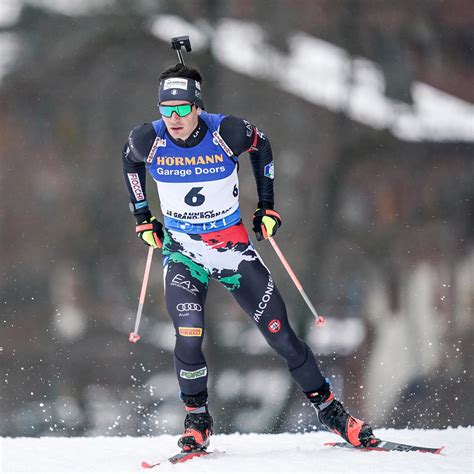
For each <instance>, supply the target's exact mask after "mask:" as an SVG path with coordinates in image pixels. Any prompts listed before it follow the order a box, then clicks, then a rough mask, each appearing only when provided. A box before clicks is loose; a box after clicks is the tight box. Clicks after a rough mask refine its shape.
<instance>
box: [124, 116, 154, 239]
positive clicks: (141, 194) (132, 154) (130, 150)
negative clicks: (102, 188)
mask: <svg viewBox="0 0 474 474" xmlns="http://www.w3.org/2000/svg"><path fill="white" fill-rule="evenodd" d="M155 138H156V133H155V130H154V128H153V125H151V124H150V123H145V124H143V125H140V126H138V127H135V128H134V129H133V130H132V131H131V132H130V136H129V137H128V141H127V143H126V144H125V146H124V147H123V150H122V164H123V174H124V176H125V184H126V185H127V189H128V194H129V196H130V208H131V211H132V212H133V215H134V216H135V219H136V221H137V225H136V227H135V232H136V233H137V236H138V237H139V238H140V239H141V240H142V241H143V243H145V244H146V245H149V246H151V247H154V248H161V246H162V242H163V226H162V224H161V223H160V222H158V221H157V220H156V218H155V217H154V216H153V215H152V214H151V212H150V209H149V208H148V201H147V199H146V165H145V162H146V160H147V158H148V154H149V153H150V150H151V149H152V147H153V143H154V141H155Z"/></svg>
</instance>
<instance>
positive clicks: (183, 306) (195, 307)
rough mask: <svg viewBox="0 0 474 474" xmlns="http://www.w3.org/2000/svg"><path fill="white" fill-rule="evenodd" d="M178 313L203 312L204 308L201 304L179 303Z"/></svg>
mask: <svg viewBox="0 0 474 474" xmlns="http://www.w3.org/2000/svg"><path fill="white" fill-rule="evenodd" d="M176 309H177V310H178V311H180V312H181V311H183V312H184V311H202V306H201V305H200V304H199V303H179V304H177V305H176Z"/></svg>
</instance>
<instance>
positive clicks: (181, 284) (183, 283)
mask: <svg viewBox="0 0 474 474" xmlns="http://www.w3.org/2000/svg"><path fill="white" fill-rule="evenodd" d="M171 286H176V287H178V288H182V289H183V290H185V291H187V292H188V293H191V294H192V295H197V294H198V293H199V290H198V289H197V288H196V286H195V285H193V284H192V283H191V282H190V281H189V280H186V277H185V276H183V275H180V274H179V273H178V274H176V275H175V276H174V278H173V279H172V280H171Z"/></svg>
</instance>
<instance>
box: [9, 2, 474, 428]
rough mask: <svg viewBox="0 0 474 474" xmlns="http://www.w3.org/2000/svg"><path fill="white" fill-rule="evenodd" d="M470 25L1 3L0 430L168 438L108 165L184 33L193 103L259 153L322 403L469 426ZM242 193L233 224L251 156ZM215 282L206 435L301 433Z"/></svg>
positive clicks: (166, 409) (271, 368) (292, 405)
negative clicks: (197, 94)
mask: <svg viewBox="0 0 474 474" xmlns="http://www.w3.org/2000/svg"><path fill="white" fill-rule="evenodd" d="M473 32H474V9H473V8H472V2H471V1H470V0H449V1H448V0H445V1H442V0H417V1H416V2H413V1H411V0H295V1H289V0H266V1H265V0H261V1H257V0H223V1H217V0H188V1H184V0H173V1H170V0H156V1H155V0H135V1H133V2H130V1H125V0H74V1H73V0H0V86H1V87H0V110H1V120H0V152H1V167H0V192H1V213H0V239H1V248H0V259H1V274H0V296H1V299H0V304H1V306H0V307H1V313H0V435H3V436H39V435H60V436H65V435H68V436H74V435H154V434H160V433H178V432H179V431H180V430H181V428H182V422H183V418H184V412H183V410H182V404H181V402H180V401H179V398H178V386H177V382H176V380H175V375H174V369H173V365H172V363H173V360H172V350H173V346H174V332H173V328H172V325H171V324H170V322H169V321H168V317H167V314H166V311H165V306H164V304H163V295H162V275H161V264H160V259H159V257H158V255H155V262H154V266H153V268H152V277H151V284H150V287H149V292H148V295H147V299H146V304H145V310H144V318H143V320H142V327H141V334H142V340H141V341H140V342H139V343H138V344H137V345H131V344H130V343H129V342H128V333H129V331H130V330H131V329H132V328H133V323H134V318H135V312H136V307H137V299H138V293H139V289H140V284H141V279H142V275H143V268H144V263H145V257H146V249H145V247H144V246H143V245H142V244H141V243H140V242H139V241H138V240H137V238H136V237H135V232H134V220H133V217H132V216H131V215H130V213H129V211H128V196H127V193H126V189H125V186H124V183H123V176H122V170H121V148H122V146H123V144H124V143H125V141H126V139H127V137H128V133H129V131H130V130H131V129H132V128H133V127H134V126H135V125H137V124H140V123H143V122H149V121H151V120H154V119H156V118H158V111H157V109H156V100H157V90H158V84H157V78H158V76H159V73H160V72H161V71H162V70H163V69H164V68H166V67H168V66H170V65H173V64H174V63H175V62H176V56H175V54H174V52H173V51H171V50H170V46H169V39H170V38H171V37H172V36H180V35H189V36H190V38H191V41H192V44H193V49H194V51H193V53H191V54H190V55H188V56H187V62H188V63H189V64H191V65H193V66H196V67H198V68H199V69H200V70H201V71H202V73H203V76H204V79H205V80H204V84H203V92H204V99H205V103H206V108H207V110H208V111H210V112H219V113H226V114H232V115H236V116H241V117H245V118H247V119H249V120H250V121H251V122H253V123H254V124H256V125H257V126H258V127H259V128H260V129H261V130H263V131H264V132H265V133H266V134H267V135H268V137H269V138H270V141H271V143H272V148H273V151H274V155H275V161H276V180H275V191H276V208H277V209H278V210H279V211H280V212H281V213H282V215H283V217H284V225H283V227H282V228H281V229H280V231H279V233H278V236H277V241H278V242H279V244H280V246H281V248H282V250H283V251H284V252H285V253H286V255H287V258H288V260H289V261H290V262H291V264H292V265H293V266H294V268H295V271H296V272H297V274H298V275H299V278H300V280H301V282H302V284H303V286H304V288H305V290H306V292H307V293H308V295H309V296H310V298H311V299H312V301H313V303H314V304H315V306H316V307H317V308H318V310H319V311H320V312H321V313H322V314H324V315H326V317H327V324H326V326H325V327H324V328H322V329H317V328H315V327H314V325H313V323H312V316H311V314H310V313H309V311H308V310H307V308H306V306H305V304H304V302H303V301H302V300H301V298H300V296H299V294H298V292H297V291H296V289H295V288H294V287H293V286H292V283H291V281H290V280H289V278H288V276H287V275H286V273H285V271H284V269H283V267H282V266H281V265H280V263H279V261H278V259H277V258H276V256H275V255H274V254H273V253H272V249H271V247H270V246H269V245H268V244H267V243H265V242H262V243H259V244H258V245H257V248H258V250H259V251H260V253H261V255H262V256H263V258H264V259H265V261H266V263H267V265H268V266H269V267H270V269H271V270H272V272H273V275H274V279H275V280H276V283H277V285H278V286H279V288H280V290H281V292H282V294H283V296H284V298H285V299H286V302H287V306H288V312H289V316H290V320H291V322H292V324H293V326H294V327H295V329H296V331H297V333H298V334H299V335H300V336H301V337H303V338H305V339H306V340H307V341H308V342H309V343H310V345H311V346H312V347H313V349H314V350H315V351H316V352H317V353H318V354H319V360H320V363H321V366H322V370H323V371H324V373H325V374H326V375H327V376H328V377H330V378H331V381H332V383H333V386H334V388H335V390H336V392H337V393H338V395H339V396H340V397H341V398H342V399H343V400H344V402H345V403H346V404H347V406H348V408H349V409H350V410H353V411H354V412H356V413H358V414H360V416H361V417H365V419H367V420H369V421H371V422H372V423H373V424H374V425H375V426H387V427H397V428H401V427H407V426H409V427H424V428H435V427H436V428H442V427H446V426H457V425H460V424H461V425H468V424H472V423H473V422H474V415H473V414H474V406H473V399H472V393H473V392H474V386H473V385H474V384H473V379H472V358H473V351H472V340H473V327H474V323H473V317H472V307H473V303H474V239H473V237H474V236H473V229H474V221H473V192H474V160H473V156H474V155H473V143H474V106H473V102H474V88H473V84H474V72H473V50H474V34H473ZM240 179H241V196H242V199H241V204H242V209H243V215H244V216H245V222H246V223H247V224H248V223H249V222H250V216H251V214H252V212H253V210H254V208H255V205H256V198H257V196H256V190H255V184H254V180H253V175H252V171H251V167H250V165H249V163H248V159H247V156H242V157H241V168H240ZM149 195H150V197H151V201H152V209H154V210H155V212H156V213H157V214H159V204H158V202H157V199H156V196H155V192H154V186H153V183H152V182H151V181H150V182H149ZM211 287H212V288H211V291H210V292H209V297H208V307H207V335H206V340H205V351H206V354H207V358H208V363H209V368H210V401H211V408H212V412H213V414H214V416H215V419H216V423H217V431H218V432H220V433H222V432H234V431H240V432H248V431H255V432H271V431H273V432H277V431H283V430H285V431H305V430H311V429H314V428H317V427H318V423H317V421H316V419H315V416H314V414H313V412H312V410H311V408H310V407H309V406H308V405H307V404H305V400H304V397H303V396H302V395H301V394H300V393H299V390H298V389H297V387H296V386H295V385H294V384H293V383H292V382H291V380H290V378H289V376H288V374H287V370H286V368H285V366H284V364H283V362H282V361H281V360H280V359H279V358H278V357H277V356H276V355H275V354H273V353H272V352H271V350H270V349H269V348H268V347H267V346H266V344H265V342H264V340H263V338H262V337H261V336H260V334H259V333H258V331H257V329H256V328H255V326H254V325H253V323H252V322H251V321H250V320H249V319H248V317H247V316H246V315H245V314H244V313H243V312H242V311H241V310H240V308H239V307H238V306H237V305H236V303H235V302H234V301H233V299H232V297H231V296H230V295H229V294H228V293H227V292H226V291H225V290H224V289H223V288H221V287H219V286H218V285H217V284H211Z"/></svg>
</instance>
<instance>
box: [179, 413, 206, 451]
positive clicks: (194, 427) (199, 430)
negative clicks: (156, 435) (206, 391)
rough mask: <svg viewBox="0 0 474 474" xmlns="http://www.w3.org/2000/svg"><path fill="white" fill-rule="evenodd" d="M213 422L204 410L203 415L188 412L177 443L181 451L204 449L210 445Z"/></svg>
mask: <svg viewBox="0 0 474 474" xmlns="http://www.w3.org/2000/svg"><path fill="white" fill-rule="evenodd" d="M212 428H213V420H212V416H211V415H210V414H209V412H208V411H207V408H206V412H205V413H193V412H190V413H188V414H187V415H186V419H185V420H184V433H183V435H182V436H181V438H180V439H179V441H178V446H179V447H180V448H181V449H182V450H183V451H192V450H196V449H202V450H204V449H206V448H207V447H208V446H209V443H210V436H211V434H212Z"/></svg>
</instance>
